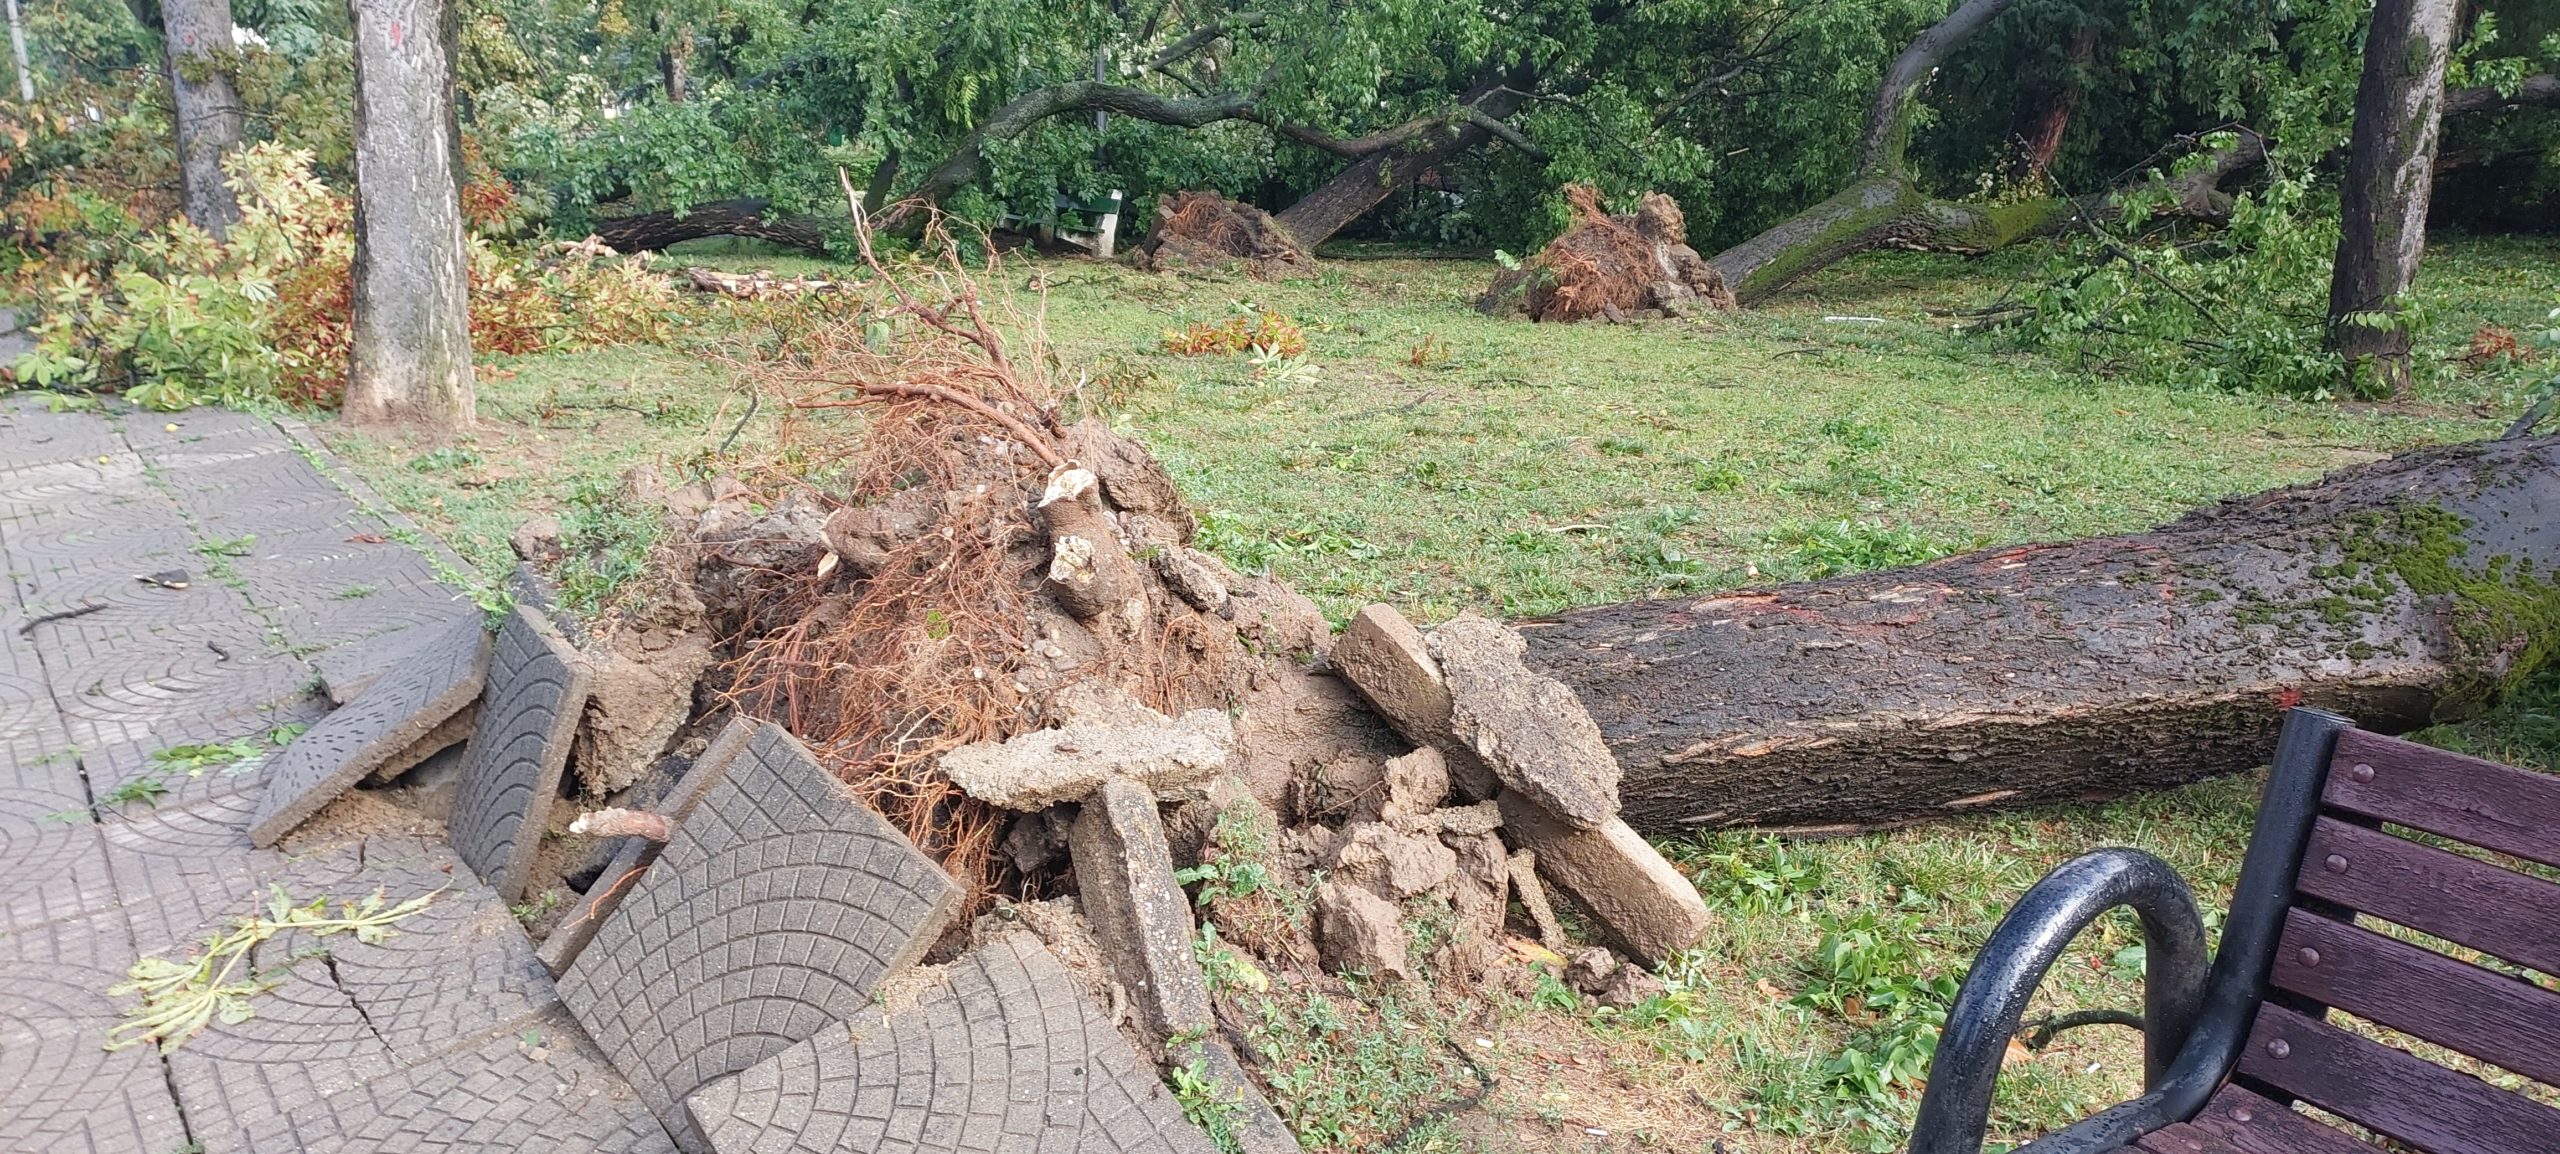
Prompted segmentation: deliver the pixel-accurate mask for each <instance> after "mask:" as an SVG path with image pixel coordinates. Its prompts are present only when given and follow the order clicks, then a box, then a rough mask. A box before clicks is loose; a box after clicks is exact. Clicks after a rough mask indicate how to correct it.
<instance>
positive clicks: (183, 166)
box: [160, 0, 242, 236]
mask: <svg viewBox="0 0 2560 1154" xmlns="http://www.w3.org/2000/svg"><path fill="white" fill-rule="evenodd" d="M160 19H161V27H162V31H163V32H164V33H165V34H166V35H167V37H168V40H169V89H170V94H171V97H172V100H171V103H172V104H173V105H174V106H175V109H176V118H177V122H178V185H179V194H178V197H179V205H180V207H182V208H183V209H184V210H185V211H186V214H187V219H188V220H190V221H193V222H195V225H196V227H198V228H201V229H203V230H205V231H206V232H209V233H212V234H213V235H215V236H221V235H223V234H224V233H227V232H229V231H230V229H231V223H232V222H233V221H236V220H238V219H240V205H239V202H237V201H235V200H233V199H232V197H231V190H230V189H228V188H225V187H223V184H222V158H223V156H224V155H225V154H227V153H229V152H230V151H231V150H232V149H234V148H236V147H239V144H240V133H241V119H242V118H241V112H240V91H239V89H237V88H235V87H233V86H232V83H231V73H230V71H229V69H230V65H229V63H228V60H229V58H230V53H231V51H232V48H233V45H232V43H231V0H165V2H164V3H162V4H161V5H160Z"/></svg>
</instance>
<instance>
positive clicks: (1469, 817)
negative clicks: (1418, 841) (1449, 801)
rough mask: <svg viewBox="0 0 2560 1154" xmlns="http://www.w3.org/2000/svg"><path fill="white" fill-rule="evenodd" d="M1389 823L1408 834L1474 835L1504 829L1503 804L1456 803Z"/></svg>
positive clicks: (1485, 802)
mask: <svg viewBox="0 0 2560 1154" xmlns="http://www.w3.org/2000/svg"><path fill="white" fill-rule="evenodd" d="M1387 824H1389V825H1391V826H1394V827H1395V828H1396V829H1397V830H1399V831H1401V832H1404V833H1420V834H1441V833H1446V834H1456V835H1458V836H1460V837H1473V836H1475V835H1477V834H1486V833H1492V832H1493V831H1495V830H1497V829H1501V828H1502V805H1501V803H1499V802H1491V801H1480V802H1477V803H1475V804H1474V805H1452V806H1445V807H1442V808H1440V809H1435V810H1432V811H1431V812H1429V813H1422V814H1415V815H1413V816H1411V817H1399V818H1396V819H1394V820H1393V821H1390V822H1388V823H1387Z"/></svg>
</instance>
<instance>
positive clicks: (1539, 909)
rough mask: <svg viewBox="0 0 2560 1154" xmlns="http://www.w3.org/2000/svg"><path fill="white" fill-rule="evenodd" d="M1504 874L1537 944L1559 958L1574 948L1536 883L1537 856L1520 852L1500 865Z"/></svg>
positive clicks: (1530, 852)
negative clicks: (1527, 919) (1534, 934)
mask: <svg viewBox="0 0 2560 1154" xmlns="http://www.w3.org/2000/svg"><path fill="white" fill-rule="evenodd" d="M1503 874H1504V876H1506V877H1508V878H1510V880H1511V892H1512V894H1513V895H1515V896H1517V897H1518V898H1519V899H1520V908H1521V909H1524V910H1527V911H1529V921H1530V924H1532V925H1534V926H1536V927H1537V930H1538V944H1539V945H1542V946H1545V947H1546V948H1547V949H1548V950H1550V951H1552V952H1554V953H1557V954H1562V953H1564V952H1565V951H1566V950H1569V949H1571V948H1573V943H1572V942H1571V941H1570V940H1568V939H1566V937H1565V936H1564V923H1563V922H1560V921H1557V920H1556V907H1555V906H1554V904H1553V903H1550V902H1549V901H1547V887H1546V886H1545V885H1543V884H1540V882H1539V881H1538V855H1537V853H1536V852H1535V851H1532V850H1525V849H1524V850H1520V851H1518V852H1516V853H1514V854H1512V855H1511V857H1510V858H1509V859H1507V860H1506V861H1505V862H1504V863H1503Z"/></svg>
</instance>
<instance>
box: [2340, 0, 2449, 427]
mask: <svg viewBox="0 0 2560 1154" xmlns="http://www.w3.org/2000/svg"><path fill="white" fill-rule="evenodd" d="M2461 8H2462V0H2379V3H2377V4H2375V5H2374V9H2373V25H2372V28H2371V30H2370V31H2368V32H2367V33H2366V34H2365V48H2364V77H2363V79H2362V80H2360V81H2359V82H2358V83H2357V85H2356V122H2355V131H2354V133H2353V135H2352V136H2351V137H2350V138H2349V143H2348V152H2347V175H2346V182H2345V184H2344V186H2343V187H2342V188H2341V189H2340V190H2339V205H2338V212H2339V232H2338V259H2337V262H2336V264H2335V266H2334V267H2333V269H2332V271H2331V274H2330V280H2329V343H2330V344H2331V345H2332V346H2334V347H2335V348H2336V349H2337V350H2338V352H2339V353H2340V354H2342V355H2344V356H2345V357H2346V359H2347V366H2348V375H2349V376H2350V377H2351V378H2369V379H2371V380H2374V381H2375V382H2377V383H2379V384H2381V385H2383V386H2385V387H2386V388H2388V389H2389V391H2390V392H2391V394H2392V395H2394V396H2400V395H2405V394H2406V393H2407V392H2408V389H2409V332H2408V329H2407V328H2406V327H2405V326H2403V325H2401V324H2399V323H2398V319H2399V312H2400V303H2399V301H2400V295H2401V294H2402V293H2405V292H2407V291H2408V290H2409V286H2410V284H2411V283H2412V282H2414V281H2416V280H2417V277H2418V260H2419V257H2420V255H2421V254H2422V253H2424V251H2425V250H2426V246H2427V197H2428V194H2429V192H2430V191H2431V190H2432V189H2433V188H2434V186H2435V172H2434V169H2435V160H2436V129H2437V126H2438V124H2439V123H2440V122H2441V121H2442V119H2443V114H2444V103H2445V99H2444V71H2445V64H2446V62H2447V61H2448V60H2449V59H2450V58H2451V57H2452V54H2453V33H2454V28H2455V25H2456V23H2457V21H2458V19H2459V16H2460V12H2461Z"/></svg>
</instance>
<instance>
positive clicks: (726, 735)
mask: <svg viewBox="0 0 2560 1154" xmlns="http://www.w3.org/2000/svg"><path fill="white" fill-rule="evenodd" d="M756 729H757V726H756V723H754V722H752V721H749V720H747V719H746V718H743V717H732V718H730V719H729V724H728V725H726V726H723V727H722V728H721V730H720V734H719V736H718V737H715V738H713V739H712V742H711V745H710V747H709V748H706V749H704V750H703V751H702V756H700V757H697V758H695V759H694V761H693V764H692V765H691V766H688V767H686V769H685V771H684V776H683V777H681V778H678V779H677V780H676V783H675V787H674V788H673V789H670V790H668V791H667V796H665V797H662V798H659V799H657V800H656V801H655V802H653V803H651V804H650V805H649V806H648V809H649V811H650V812H652V813H655V814H658V815H660V816H662V817H665V818H666V819H668V820H669V821H672V822H675V823H676V824H678V825H682V824H683V823H684V820H685V818H687V817H689V816H691V815H692V814H693V810H694V807H695V806H698V805H700V804H702V798H703V795H704V794H707V793H709V792H711V786H712V784H713V783H714V782H717V781H719V780H720V779H721V778H724V777H727V776H728V774H729V769H730V767H732V766H734V765H736V764H737V761H738V755H740V754H742V753H744V752H746V748H747V745H748V743H749V742H751V741H753V740H754V739H755V735H756ZM664 848H665V847H663V846H661V845H659V844H658V843H656V842H652V841H649V840H647V839H645V838H636V837H631V838H624V839H623V840H622V846H621V848H619V849H617V850H615V851H614V854H613V858H612V860H611V861H608V862H606V863H605V867H604V872H603V873H600V874H597V875H596V880H595V881H594V882H593V883H591V884H589V885H588V886H587V892H586V893H585V894H584V895H583V896H581V897H580V898H579V900H578V905H577V908H576V909H573V910H571V911H569V914H568V916H566V917H563V918H561V919H560V922H559V924H557V925H554V926H553V927H551V933H550V935H549V936H547V937H545V938H543V939H542V948H541V949H540V950H539V951H537V952H538V953H539V954H540V956H541V958H542V964H543V965H545V966H548V967H550V969H551V972H552V973H554V974H558V973H562V972H564V971H566V970H567V969H568V968H569V964H570V963H572V962H575V961H577V960H578V955H579V954H580V953H582V952H584V951H585V950H586V948H587V944H588V943H589V942H592V941H594V940H595V936H596V931H597V930H600V929H603V928H604V924H605V923H606V922H608V921H611V920H612V919H613V912H614V911H615V910H618V909H621V908H622V903H623V901H624V900H625V899H627V898H629V897H630V896H631V892H632V891H633V890H634V889H637V888H638V887H639V884H640V876H641V874H642V873H643V872H645V871H646V870H647V869H648V868H649V867H650V866H651V865H654V864H656V863H657V860H658V854H659V852H660V851H661V850H662V849H664Z"/></svg>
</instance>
